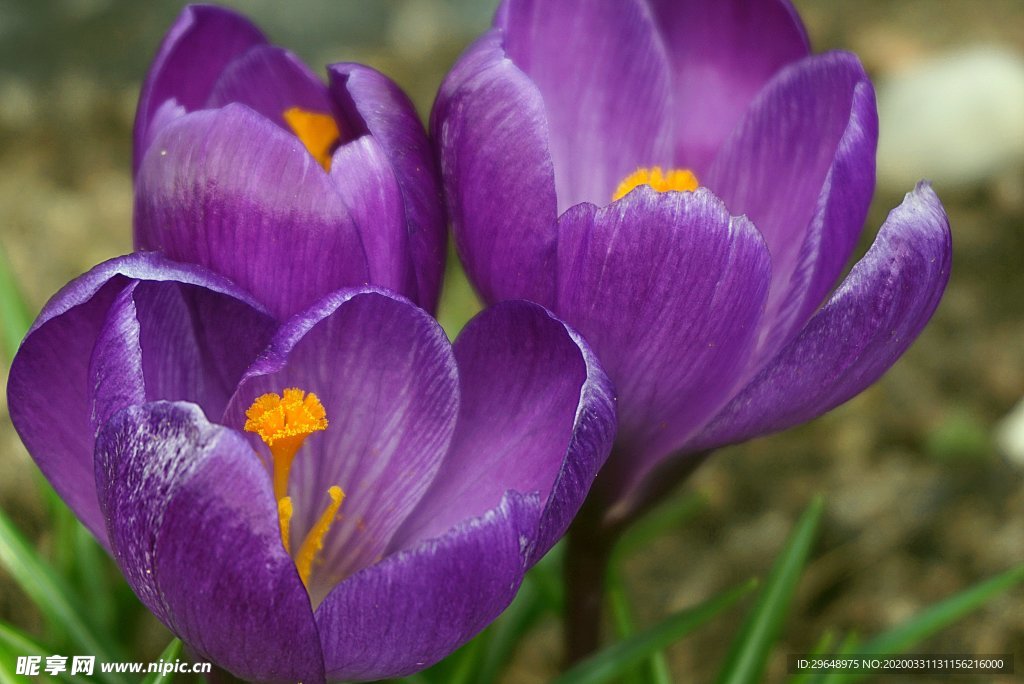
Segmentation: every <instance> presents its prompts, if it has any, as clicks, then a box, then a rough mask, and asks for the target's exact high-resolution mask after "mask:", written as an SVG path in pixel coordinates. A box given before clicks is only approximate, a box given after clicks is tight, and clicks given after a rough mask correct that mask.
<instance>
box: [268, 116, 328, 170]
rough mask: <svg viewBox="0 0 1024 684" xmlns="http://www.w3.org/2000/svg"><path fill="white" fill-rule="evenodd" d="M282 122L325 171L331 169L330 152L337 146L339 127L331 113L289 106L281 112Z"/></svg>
mask: <svg viewBox="0 0 1024 684" xmlns="http://www.w3.org/2000/svg"><path fill="white" fill-rule="evenodd" d="M281 116H282V117H284V122H285V123H286V124H288V127H289V128H291V129H292V132H293V133H295V137H296V138H298V139H299V142H301V143H302V144H303V145H305V146H306V149H307V150H309V153H310V154H311V155H313V159H316V161H317V163H318V164H320V166H322V167H324V170H325V171H330V170H331V153H333V152H334V150H335V149H336V148H337V147H338V140H339V139H341V129H339V128H338V122H337V120H335V118H334V116H332V115H331V114H325V113H323V112H311V111H309V110H308V109H302V108H301V107H289V108H288V109H286V110H284V112H282V114H281Z"/></svg>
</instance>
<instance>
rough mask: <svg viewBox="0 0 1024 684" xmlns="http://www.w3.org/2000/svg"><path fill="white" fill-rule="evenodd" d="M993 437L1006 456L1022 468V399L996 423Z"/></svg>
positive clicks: (1023, 451) (1023, 423)
mask: <svg viewBox="0 0 1024 684" xmlns="http://www.w3.org/2000/svg"><path fill="white" fill-rule="evenodd" d="M995 438H996V445H997V446H998V447H999V450H1000V451H1001V452H1003V454H1005V455H1006V458H1007V459H1009V460H1010V462H1011V463H1013V464H1014V465H1017V466H1020V467H1022V468H1024V400H1022V401H1021V402H1020V403H1019V404H1017V405H1016V406H1015V407H1014V408H1013V410H1012V411H1010V413H1008V414H1007V415H1006V416H1005V417H1003V419H1002V420H1000V421H999V422H998V423H997V424H996V428H995Z"/></svg>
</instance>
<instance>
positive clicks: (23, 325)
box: [0, 246, 32, 363]
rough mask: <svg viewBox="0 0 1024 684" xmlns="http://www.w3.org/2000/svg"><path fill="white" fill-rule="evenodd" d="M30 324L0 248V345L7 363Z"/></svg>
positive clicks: (29, 318) (26, 308) (0, 247)
mask: <svg viewBox="0 0 1024 684" xmlns="http://www.w3.org/2000/svg"><path fill="white" fill-rule="evenodd" d="M31 324H32V318H31V317H30V316H29V313H28V307H27V306H25V300H23V299H22V298H21V293H20V292H19V291H18V286H17V284H16V283H15V281H14V275H13V274H12V273H11V265H10V262H8V261H7V253H6V252H4V249H3V246H0V331H2V332H0V343H2V344H3V353H4V355H5V356H6V357H7V362H8V363H10V361H11V359H13V358H14V353H15V352H16V351H18V345H20V344H21V339H22V338H23V337H24V336H25V333H26V332H28V328H29V326H30V325H31Z"/></svg>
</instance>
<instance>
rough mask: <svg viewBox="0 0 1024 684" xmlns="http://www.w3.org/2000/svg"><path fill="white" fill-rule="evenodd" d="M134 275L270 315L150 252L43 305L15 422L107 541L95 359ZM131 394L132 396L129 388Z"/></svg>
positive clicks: (19, 358) (19, 379) (219, 282)
mask: <svg viewBox="0 0 1024 684" xmlns="http://www.w3.org/2000/svg"><path fill="white" fill-rule="evenodd" d="M132 280H139V281H157V282H164V281H166V282H170V283H183V284H186V285H193V286H196V288H206V289H208V290H210V291H212V292H215V293H222V294H223V295H225V296H227V297H230V298H233V299H235V300H238V301H240V302H242V303H244V304H245V305H246V306H248V307H251V308H252V309H253V313H252V316H253V317H254V318H257V319H258V318H260V317H265V316H266V314H264V313H262V309H260V307H259V305H258V304H256V303H255V302H253V301H252V300H251V299H250V298H249V297H248V295H246V294H244V293H242V292H241V291H240V290H238V288H236V287H235V286H234V285H232V284H231V283H230V282H228V281H227V280H225V279H223V278H221V277H219V276H216V275H214V274H211V273H207V272H205V271H203V270H202V269H199V268H196V267H194V266H187V265H183V264H176V263H174V262H171V261H168V260H167V259H164V258H163V257H161V256H160V255H157V254H146V253H137V254H131V255H128V256H125V257H119V258H117V259H113V260H111V261H108V262H105V263H103V264H100V265H99V266H97V267H95V268H94V269H92V270H91V271H89V272H88V273H86V274H85V275H83V276H81V277H79V278H77V279H75V280H73V281H71V283H69V284H68V285H67V286H65V287H64V289H62V290H61V291H60V292H58V293H57V294H56V295H54V297H53V298H52V299H51V300H50V301H49V302H48V303H47V305H46V306H45V307H44V308H43V311H42V313H40V314H39V317H38V318H37V319H36V322H35V323H34V324H33V326H32V329H31V330H30V331H29V333H28V335H27V336H26V337H25V341H24V342H22V345H21V348H20V349H19V350H18V354H17V355H16V356H15V358H14V362H13V363H12V365H11V372H10V378H9V381H8V385H7V397H8V405H9V407H10V414H11V422H13V423H14V426H15V428H17V430H18V434H19V435H21V439H22V441H23V442H24V443H25V446H26V448H27V449H28V451H29V453H30V454H32V457H33V458H34V459H35V461H36V463H37V464H38V465H39V469H40V470H42V471H43V474H44V475H46V477H47V479H48V480H49V481H50V482H51V483H52V484H53V486H54V488H55V489H56V490H57V493H58V494H60V495H61V498H63V499H64V501H65V502H67V504H68V505H69V506H70V507H71V509H72V510H73V511H74V512H75V514H76V515H77V516H78V517H79V518H80V519H81V520H82V522H83V523H85V525H86V526H87V527H88V528H89V529H90V530H91V531H92V533H93V534H94V535H96V537H97V539H99V540H100V541H101V542H103V543H106V530H105V528H104V523H103V518H102V516H101V514H100V511H99V507H98V504H97V501H96V490H95V487H94V484H93V477H92V471H93V437H94V435H95V433H94V431H93V429H92V424H91V419H90V415H91V408H90V407H91V406H92V390H93V388H92V384H91V382H90V375H89V364H90V357H91V356H92V353H93V348H94V346H95V344H96V341H97V338H98V337H99V336H100V334H101V330H103V328H104V325H105V321H106V320H107V316H108V312H109V311H110V308H111V306H112V304H113V303H114V301H115V300H116V299H117V298H118V297H119V295H120V296H122V297H125V296H127V295H121V293H122V291H123V290H124V289H125V287H126V286H128V285H129V284H130V283H131V281H132ZM233 322H237V319H233ZM211 334H212V332H211ZM218 334H219V333H218ZM114 335H115V333H114V332H113V330H110V331H108V332H107V333H105V336H106V339H107V341H108V342H109V341H112V336H114ZM239 361H240V362H241V361H244V360H243V359H239ZM136 368H137V367H136ZM130 383H134V386H135V387H138V378H137V376H134V377H132V376H125V377H124V378H123V379H122V380H118V379H117V378H112V379H111V382H110V383H108V384H104V386H103V387H101V388H99V389H103V388H104V387H105V388H108V389H109V388H111V387H120V388H122V389H125V390H127V389H128V387H129V384H130ZM126 395H127V396H128V397H131V396H133V395H132V394H131V392H130V391H127V392H126Z"/></svg>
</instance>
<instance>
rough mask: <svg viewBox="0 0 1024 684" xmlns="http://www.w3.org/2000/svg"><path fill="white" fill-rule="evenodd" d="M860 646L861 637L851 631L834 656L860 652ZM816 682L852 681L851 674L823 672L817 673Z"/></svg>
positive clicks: (829, 683)
mask: <svg viewBox="0 0 1024 684" xmlns="http://www.w3.org/2000/svg"><path fill="white" fill-rule="evenodd" d="M859 646H860V637H858V636H857V633H856V632H850V633H849V634H847V635H846V636H845V637H843V641H842V643H841V644H839V648H838V649H836V652H835V653H834V654H833V655H832V657H833V658H842V657H844V656H848V655H852V654H854V653H857V652H858V650H859V649H858V647H859ZM813 681H814V684H843V682H848V681H850V675H847V674H840V673H838V672H822V673H821V674H819V675H817V676H816V677H815V679H814V680H813Z"/></svg>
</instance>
